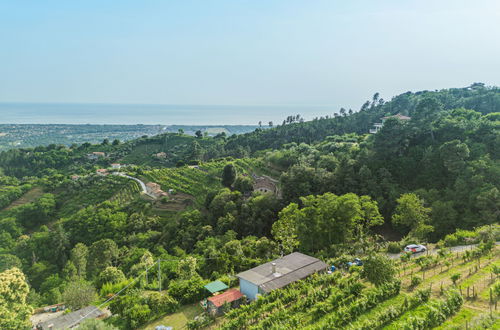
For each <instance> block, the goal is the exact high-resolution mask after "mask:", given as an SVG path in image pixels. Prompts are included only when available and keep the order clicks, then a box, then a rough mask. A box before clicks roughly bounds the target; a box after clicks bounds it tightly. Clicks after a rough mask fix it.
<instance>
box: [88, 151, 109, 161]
mask: <svg viewBox="0 0 500 330" xmlns="http://www.w3.org/2000/svg"><path fill="white" fill-rule="evenodd" d="M104 157H106V154H105V153H104V152H101V151H94V152H93V153H91V154H87V158H88V159H90V160H97V159H99V158H104Z"/></svg>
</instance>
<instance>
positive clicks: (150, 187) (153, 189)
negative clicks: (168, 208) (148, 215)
mask: <svg viewBox="0 0 500 330" xmlns="http://www.w3.org/2000/svg"><path fill="white" fill-rule="evenodd" d="M146 190H147V192H148V194H150V195H152V196H154V197H155V198H160V197H163V196H168V194H167V193H166V192H164V191H163V190H161V186H160V185H159V184H158V183H156V182H148V183H146Z"/></svg>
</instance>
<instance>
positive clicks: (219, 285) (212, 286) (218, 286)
mask: <svg viewBox="0 0 500 330" xmlns="http://www.w3.org/2000/svg"><path fill="white" fill-rule="evenodd" d="M205 289H207V290H208V291H210V293H212V294H213V293H216V292H219V291H224V290H226V289H229V287H228V286H227V285H226V284H225V283H224V282H222V281H219V280H217V281H214V282H210V283H208V284H207V285H205Z"/></svg>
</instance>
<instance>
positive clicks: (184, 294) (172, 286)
mask: <svg viewBox="0 0 500 330" xmlns="http://www.w3.org/2000/svg"><path fill="white" fill-rule="evenodd" d="M207 283H208V281H204V280H203V279H202V278H201V277H200V276H199V275H194V276H192V277H191V278H189V279H179V280H173V281H170V283H169V285H168V290H167V292H168V294H169V295H170V296H171V297H173V298H174V299H175V300H177V301H179V303H181V304H183V305H184V304H189V303H193V302H196V301H199V300H201V299H203V298H204V297H205V295H206V290H205V288H204V287H203V286H204V285H205V284H207Z"/></svg>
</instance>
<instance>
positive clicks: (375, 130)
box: [370, 113, 411, 134]
mask: <svg viewBox="0 0 500 330" xmlns="http://www.w3.org/2000/svg"><path fill="white" fill-rule="evenodd" d="M389 118H396V119H398V120H402V121H408V120H410V119H411V117H408V116H405V115H402V114H400V113H398V114H396V115H393V116H386V117H382V118H380V120H381V122H380V123H375V124H373V128H370V133H371V134H375V133H378V132H379V131H380V130H381V129H382V127H384V123H385V121H386V120H387V119H389Z"/></svg>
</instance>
